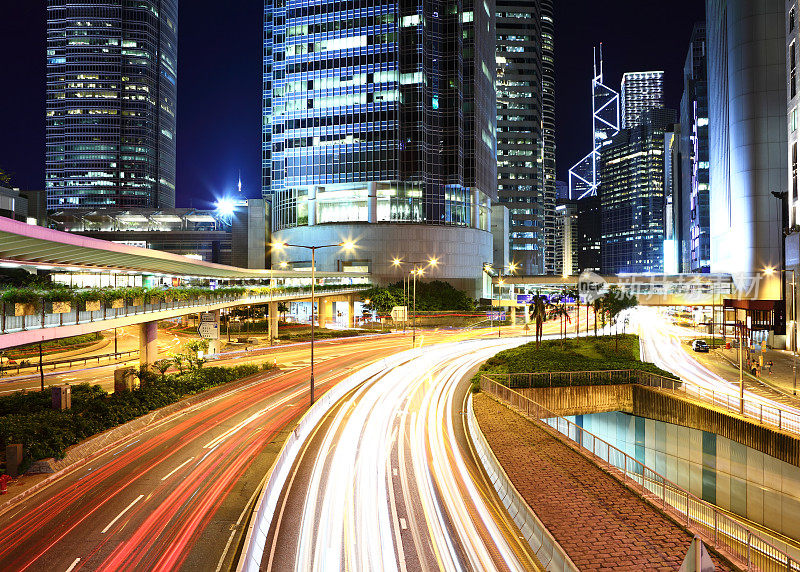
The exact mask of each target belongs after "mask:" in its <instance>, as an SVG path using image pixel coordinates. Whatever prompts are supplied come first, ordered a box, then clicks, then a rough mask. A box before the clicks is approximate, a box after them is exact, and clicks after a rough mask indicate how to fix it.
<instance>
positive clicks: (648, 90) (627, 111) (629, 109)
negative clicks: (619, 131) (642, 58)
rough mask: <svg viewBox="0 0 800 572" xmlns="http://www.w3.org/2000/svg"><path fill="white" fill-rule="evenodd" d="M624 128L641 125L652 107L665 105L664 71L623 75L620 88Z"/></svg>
mask: <svg viewBox="0 0 800 572" xmlns="http://www.w3.org/2000/svg"><path fill="white" fill-rule="evenodd" d="M620 102H621V104H622V128H623V129H631V128H632V127H636V126H637V125H641V124H642V121H643V119H644V114H645V112H647V111H648V110H650V109H660V108H663V107H664V72H663V71H646V72H628V73H626V74H623V75H622V87H621V88H620Z"/></svg>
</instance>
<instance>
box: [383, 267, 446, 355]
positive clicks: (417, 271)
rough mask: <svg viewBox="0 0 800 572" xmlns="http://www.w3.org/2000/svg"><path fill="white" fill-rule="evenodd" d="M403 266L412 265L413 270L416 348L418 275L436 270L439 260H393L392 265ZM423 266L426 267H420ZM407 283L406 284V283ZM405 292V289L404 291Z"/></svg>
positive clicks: (415, 336)
mask: <svg viewBox="0 0 800 572" xmlns="http://www.w3.org/2000/svg"><path fill="white" fill-rule="evenodd" d="M402 264H412V265H413V269H412V270H411V274H412V276H413V278H412V281H413V282H412V284H409V286H412V310H411V311H412V316H411V347H412V348H413V347H416V344H417V275H420V276H422V275H423V274H424V273H425V268H428V267H433V268H436V265H438V264H439V259H437V258H433V257H430V258H429V259H428V261H427V262H420V261H411V260H408V261H404V260H402V259H400V258H395V259H394V260H392V265H393V266H395V267H399V266H401V265H402ZM420 264H423V265H424V266H420ZM403 280H404V281H405V275H404V276H403ZM404 283H405V282H404ZM403 291H404V292H405V288H404V289H403Z"/></svg>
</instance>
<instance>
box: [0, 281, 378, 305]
mask: <svg viewBox="0 0 800 572" xmlns="http://www.w3.org/2000/svg"><path fill="white" fill-rule="evenodd" d="M347 286H348V285H341V284H326V285H324V286H317V287H316V291H317V292H325V291H331V290H339V289H341V288H345V287H347ZM366 286H367V285H365V287H366ZM310 289H311V287H310V286H287V287H285V288H267V287H244V286H226V287H222V288H216V289H211V288H205V287H199V286H187V287H183V288H169V289H164V288H143V287H140V286H134V287H125V288H105V289H99V288H90V289H86V290H79V289H76V288H69V287H66V286H60V285H54V287H53V288H45V289H36V288H6V289H3V290H0V301H2V302H5V303H7V304H35V303H40V302H42V301H44V302H51V303H52V302H70V303H72V302H79V303H83V304H85V303H86V302H95V301H102V302H103V303H104V304H106V305H110V304H111V302H113V301H114V300H125V301H126V302H127V303H131V302H133V301H134V300H143V301H144V302H145V303H147V304H157V303H161V302H163V301H166V299H167V298H168V297H169V298H171V299H172V300H177V301H184V300H195V299H200V298H206V299H211V300H213V299H221V298H236V297H242V296H245V295H246V296H270V295H275V294H281V293H289V294H296V293H300V292H305V291H308V290H310Z"/></svg>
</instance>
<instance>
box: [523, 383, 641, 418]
mask: <svg viewBox="0 0 800 572" xmlns="http://www.w3.org/2000/svg"><path fill="white" fill-rule="evenodd" d="M632 388H633V385H631V384H625V385H592V386H580V387H553V388H548V387H536V388H525V389H515V390H514V391H517V392H519V393H521V394H522V395H524V396H525V397H527V398H528V399H530V400H532V401H535V402H536V403H538V404H539V405H542V406H544V407H546V408H547V409H549V410H550V411H552V412H553V413H555V414H557V415H562V416H563V415H580V414H589V413H604V412H606V411H625V412H626V413H632V412H633V389H632Z"/></svg>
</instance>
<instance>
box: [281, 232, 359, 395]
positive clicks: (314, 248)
mask: <svg viewBox="0 0 800 572" xmlns="http://www.w3.org/2000/svg"><path fill="white" fill-rule="evenodd" d="M272 247H273V248H304V249H306V250H310V251H311V379H310V384H309V395H310V404H309V407H310V406H311V405H314V286H315V282H316V254H317V250H319V249H320V248H337V247H339V248H342V249H343V250H345V251H351V250H353V248H355V245H354V244H353V243H352V242H350V241H347V242H340V243H338V244H320V245H314V246H308V245H304V244H288V243H285V242H278V243H274V244H273V245H272Z"/></svg>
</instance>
